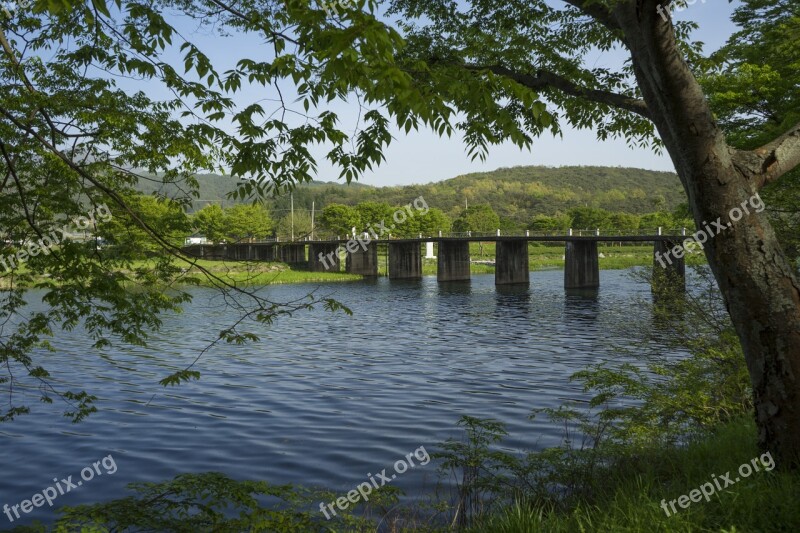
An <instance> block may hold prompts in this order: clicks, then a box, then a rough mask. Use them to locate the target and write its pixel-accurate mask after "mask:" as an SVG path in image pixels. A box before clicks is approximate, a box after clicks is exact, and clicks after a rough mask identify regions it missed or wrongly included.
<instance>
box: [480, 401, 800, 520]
mask: <svg viewBox="0 0 800 533" xmlns="http://www.w3.org/2000/svg"><path fill="white" fill-rule="evenodd" d="M756 436H757V435H756V428H755V424H754V423H753V421H752V420H751V419H750V418H749V417H746V418H745V417H743V418H740V419H737V420H734V421H732V422H729V423H727V424H722V425H720V426H718V427H716V428H715V429H714V430H712V431H711V432H710V433H709V434H707V435H705V436H703V437H700V438H698V439H696V440H695V441H693V442H691V443H690V444H689V445H688V446H685V447H667V448H660V449H658V448H656V449H649V450H638V451H634V450H633V449H626V450H620V454H619V456H618V457H617V459H619V462H618V463H617V464H616V465H615V468H610V469H601V470H600V471H599V472H598V473H597V474H596V476H595V479H596V480H602V485H600V486H598V487H596V488H597V489H602V490H596V491H593V494H592V496H591V497H586V498H582V499H580V500H579V501H576V502H574V503H572V504H571V505H569V506H568V507H566V508H556V507H554V506H551V505H547V504H546V503H541V504H538V505H537V504H535V503H531V504H528V505H522V504H516V505H512V506H510V507H508V508H506V509H504V510H503V511H501V512H499V513H496V514H493V515H491V516H490V517H488V518H487V519H485V520H482V521H480V522H478V523H477V524H475V525H474V526H473V527H471V528H470V529H468V531H470V532H472V533H478V532H497V533H501V532H502V533H505V532H508V533H511V532H519V531H529V532H539V531H541V532H554V533H558V532H565V533H566V532H572V531H630V532H634V531H648V532H651V533H656V532H662V531H663V532H687V533H688V532H693V531H728V532H735V531H764V532H766V531H794V530H797V528H798V527H800V507H798V505H797V502H798V499H800V475H798V474H797V473H787V472H778V471H777V470H772V468H773V467H774V466H775V465H774V462H772V457H771V456H766V455H763V454H761V453H760V452H759V450H758V449H757V448H756ZM706 495H708V496H706Z"/></svg>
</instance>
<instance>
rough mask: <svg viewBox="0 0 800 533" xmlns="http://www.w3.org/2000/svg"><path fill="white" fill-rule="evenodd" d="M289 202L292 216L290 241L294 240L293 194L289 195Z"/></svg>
mask: <svg viewBox="0 0 800 533" xmlns="http://www.w3.org/2000/svg"><path fill="white" fill-rule="evenodd" d="M289 201H290V202H291V204H292V215H291V217H290V218H291V219H292V240H294V193H291V192H290V193H289Z"/></svg>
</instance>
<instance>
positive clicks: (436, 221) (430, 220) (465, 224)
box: [118, 197, 694, 242]
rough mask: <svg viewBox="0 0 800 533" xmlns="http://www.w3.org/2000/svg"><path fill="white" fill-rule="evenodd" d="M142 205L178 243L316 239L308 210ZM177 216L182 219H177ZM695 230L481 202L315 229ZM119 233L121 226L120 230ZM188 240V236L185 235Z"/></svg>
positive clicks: (334, 215) (387, 208) (664, 217)
mask: <svg viewBox="0 0 800 533" xmlns="http://www.w3.org/2000/svg"><path fill="white" fill-rule="evenodd" d="M136 204H137V205H138V206H139V207H140V208H141V209H144V210H145V211H146V213H147V214H148V216H150V217H155V219H157V220H161V221H162V223H161V224H160V225H161V226H163V228H162V229H167V226H169V227H170V228H172V229H171V231H172V233H176V235H175V238H176V240H178V239H180V238H181V236H182V234H188V233H192V232H194V233H198V234H201V235H203V236H205V237H206V238H208V240H210V241H212V242H221V241H241V240H248V239H263V238H267V237H280V238H281V239H289V238H292V237H294V238H303V237H306V236H308V235H311V232H312V219H311V215H310V214H309V213H308V212H307V211H305V210H296V211H295V212H294V213H293V214H291V213H287V214H286V215H284V216H282V217H281V218H279V219H278V220H277V221H276V220H275V219H274V218H273V217H272V215H271V213H270V211H269V210H268V209H267V208H266V207H264V206H262V205H260V204H256V205H252V204H237V205H234V206H232V207H228V208H222V207H220V206H218V205H216V204H211V205H207V206H206V207H204V208H203V209H200V210H199V211H197V212H196V213H195V214H194V215H192V216H190V217H187V219H186V221H185V222H180V221H179V220H178V219H179V218H180V216H181V213H182V212H179V211H180V209H179V208H177V206H174V207H172V208H170V207H169V205H168V204H167V203H166V202H164V201H158V200H156V199H155V198H153V197H142V198H140V199H139V200H137V201H136ZM176 217H177V218H176ZM657 227H663V228H665V229H667V228H670V229H673V228H681V227H686V228H692V227H694V223H693V221H692V220H691V218H690V217H689V215H688V212H687V210H686V207H685V206H682V207H679V208H678V209H677V210H675V211H674V212H672V213H669V212H666V211H658V212H654V213H647V214H644V215H634V214H631V213H624V212H614V211H607V210H605V209H600V208H594V207H576V208H574V209H570V210H568V211H567V212H566V213H556V214H555V215H552V216H550V215H536V216H534V217H533V219H532V220H531V221H530V223H529V224H527V225H526V227H519V225H516V224H513V223H512V222H511V221H509V220H508V219H503V218H501V217H500V216H499V215H498V214H497V213H496V212H495V210H494V209H493V208H492V206H490V205H489V204H478V205H472V206H469V207H467V208H466V209H464V210H462V212H461V213H460V214H459V216H458V217H456V218H455V220H452V219H451V218H450V217H449V216H447V215H446V214H445V213H444V212H443V211H442V210H440V209H437V208H428V209H425V210H416V209H413V208H412V209H409V210H407V209H406V208H404V207H402V206H391V205H389V204H388V203H384V202H362V203H360V204H357V205H355V206H349V205H344V204H330V205H328V206H326V207H325V208H324V209H322V211H321V212H320V213H319V216H318V218H317V220H316V224H315V227H314V228H313V229H314V230H315V231H316V232H317V236H323V237H327V236H333V235H338V236H343V235H350V234H351V233H352V232H353V230H354V229H355V231H356V233H362V232H365V231H370V230H372V231H374V232H375V233H377V234H379V235H381V236H384V237H385V236H387V234H391V235H394V236H397V237H412V236H415V235H419V234H422V235H435V234H437V233H438V232H439V231H442V232H443V233H447V232H450V231H453V232H460V233H464V232H468V231H471V232H474V233H493V232H495V231H496V230H497V229H500V230H501V231H503V232H504V233H512V232H520V231H523V230H525V229H530V230H533V231H552V232H565V231H566V230H567V229H568V228H578V229H595V228H599V229H600V230H601V231H618V230H622V231H635V230H638V229H640V228H648V229H650V228H657ZM118 229H119V228H118ZM184 236H185V235H184Z"/></svg>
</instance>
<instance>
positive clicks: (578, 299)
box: [564, 288, 600, 323]
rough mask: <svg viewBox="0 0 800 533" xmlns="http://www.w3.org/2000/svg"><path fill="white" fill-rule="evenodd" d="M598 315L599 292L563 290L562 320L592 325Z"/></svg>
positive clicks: (597, 290) (592, 290)
mask: <svg viewBox="0 0 800 533" xmlns="http://www.w3.org/2000/svg"><path fill="white" fill-rule="evenodd" d="M599 315H600V290H599V289H597V288H594V289H564V319H565V320H566V321H570V322H584V323H593V322H596V321H597V317H598V316H599Z"/></svg>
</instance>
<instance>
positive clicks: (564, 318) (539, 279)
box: [0, 271, 650, 526]
mask: <svg viewBox="0 0 800 533" xmlns="http://www.w3.org/2000/svg"><path fill="white" fill-rule="evenodd" d="M314 287H317V286H312V285H282V286H271V287H268V288H266V289H265V290H264V291H265V292H264V294H266V295H268V296H269V297H270V298H271V299H273V300H278V301H288V300H291V299H294V298H297V297H300V296H302V295H303V294H305V293H307V292H308V291H309V290H310V289H312V288H314ZM191 291H192V293H193V294H194V301H193V303H191V304H189V305H187V306H186V309H185V311H184V313H182V314H177V315H171V316H167V317H165V321H164V326H163V328H162V330H161V331H160V332H159V333H158V334H156V335H155V336H154V337H153V338H152V339H151V340H150V345H149V347H148V348H147V349H144V348H138V347H115V348H113V349H111V350H106V351H105V352H104V353H103V355H102V357H101V356H100V355H99V354H98V352H96V351H92V350H90V349H89V348H88V344H89V342H88V341H87V339H86V337H85V335H83V334H82V333H81V332H79V331H75V332H59V334H58V337H57V339H56V341H55V346H56V348H57V351H56V353H54V354H51V355H47V356H46V359H45V360H44V363H45V364H44V366H45V367H46V368H47V369H48V370H50V371H51V373H53V374H54V375H56V376H58V377H59V378H60V379H62V380H63V381H64V382H65V383H66V384H72V385H73V386H74V387H76V388H85V389H86V390H87V391H89V392H90V393H93V394H95V395H97V396H98V397H99V400H98V401H97V405H98V407H99V409H100V411H99V412H97V413H95V414H93V415H92V416H90V417H89V418H88V419H87V420H86V421H84V422H82V423H80V424H71V423H70V422H69V421H67V420H66V419H63V418H60V417H59V416H58V413H59V412H60V411H63V407H64V406H63V404H59V402H58V401H56V402H55V404H54V406H46V405H42V404H38V403H36V402H35V398H36V396H35V394H32V395H29V396H28V399H29V400H32V401H33V402H34V405H33V413H32V414H31V415H27V416H23V417H21V418H19V419H18V420H17V421H14V422H12V423H8V424H3V425H2V426H0V433H1V434H2V437H0V438H2V446H3V455H2V457H3V459H2V464H3V470H4V476H3V482H2V484H0V504H3V503H8V504H14V503H18V502H20V501H21V500H23V499H27V498H30V496H31V495H33V494H34V493H36V492H41V491H42V490H43V489H44V488H45V487H47V486H48V485H52V484H53V482H52V480H53V478H54V477H58V478H59V479H62V478H66V476H68V475H72V476H73V479H80V477H79V473H80V471H81V469H82V468H84V467H86V466H88V465H91V464H92V463H93V462H95V461H98V460H100V459H101V458H103V457H105V456H108V455H112V456H113V458H114V462H115V465H116V467H117V470H116V472H114V473H113V474H109V473H108V472H107V471H103V473H104V474H105V475H99V476H95V477H94V479H92V480H91V481H90V482H86V483H85V484H84V485H83V486H81V487H78V488H77V489H74V490H72V491H70V493H68V494H65V495H63V496H60V497H59V498H58V500H57V505H75V504H78V503H88V502H93V501H98V500H105V499H110V498H117V497H121V496H124V495H126V494H127V493H126V491H125V485H126V484H128V483H130V482H134V481H159V480H165V479H169V478H171V477H172V476H174V475H176V474H178V473H181V472H203V471H221V472H225V473H226V474H229V475H231V476H233V477H236V478H241V479H245V478H250V479H264V480H267V481H270V482H273V483H299V484H305V485H314V486H323V487H327V488H329V489H332V490H334V491H337V492H341V493H342V494H344V493H346V492H347V491H348V490H351V489H353V488H354V487H355V486H356V485H357V484H358V483H361V482H363V481H364V480H365V479H366V475H367V473H374V472H376V471H380V470H381V469H383V468H391V467H392V465H393V464H394V463H395V461H396V460H398V459H401V458H403V457H404V456H405V455H406V454H408V453H410V452H413V451H414V450H415V449H417V448H419V447H420V446H424V447H425V449H426V450H427V451H428V452H432V451H433V450H434V449H435V448H436V444H437V443H438V442H441V441H443V440H445V439H447V438H448V437H460V435H461V433H460V432H459V430H458V429H457V427H456V422H457V421H458V419H459V417H460V416H461V415H465V414H468V415H472V416H476V417H493V418H496V419H499V420H500V421H503V422H505V423H506V424H507V427H508V430H509V432H510V436H509V438H508V439H507V440H506V441H505V444H504V445H505V447H507V448H509V449H523V448H540V447H542V446H548V445H553V444H557V443H558V442H559V438H560V435H561V430H560V428H559V427H556V426H554V425H553V424H551V423H549V422H548V421H547V420H546V419H543V418H536V419H535V420H534V421H531V420H529V419H528V415H529V414H530V412H531V410H532V409H535V408H542V407H555V406H558V405H559V404H561V403H562V402H564V401H565V400H569V399H585V398H586V396H585V395H584V394H582V393H581V391H580V389H579V386H578V384H576V383H570V382H569V376H570V375H571V374H572V373H573V372H575V371H577V370H579V369H581V368H583V367H584V366H586V365H587V364H590V363H596V362H600V361H604V360H609V359H614V360H619V359H620V358H621V357H624V356H623V355H621V354H620V352H619V348H629V347H630V346H631V342H632V340H631V339H632V338H635V336H636V335H638V333H637V332H638V330H637V329H636V326H635V324H640V323H641V321H642V320H644V321H646V320H647V319H648V317H647V316H643V315H645V314H646V313H647V310H646V308H643V307H642V306H641V305H639V301H640V300H641V299H646V298H649V294H650V289H649V286H648V285H647V284H644V283H641V282H638V281H635V280H633V279H631V277H630V276H629V273H628V271H603V272H601V288H600V290H599V291H598V292H597V293H596V295H567V294H565V291H564V289H563V272H561V271H541V272H533V273H532V274H531V285H530V287H523V288H519V287H516V288H509V287H505V288H503V287H501V288H496V287H495V285H494V277H493V276H492V275H476V276H474V277H473V279H472V281H471V283H467V284H445V285H440V284H437V282H436V278H435V277H426V278H424V279H423V280H422V281H421V282H397V281H389V280H387V279H385V278H381V279H378V280H377V281H374V282H369V281H364V282H354V283H335V284H324V285H319V286H318V291H319V292H320V293H321V294H330V295H331V296H332V297H334V298H336V299H337V300H339V301H340V302H342V303H343V304H345V305H347V306H348V307H350V308H351V309H352V310H353V313H354V315H353V316H347V315H345V314H344V313H335V314H332V313H330V312H326V311H324V310H322V309H321V308H319V309H315V310H313V311H307V312H300V313H298V314H296V315H295V316H294V317H291V318H288V317H287V318H281V319H279V320H278V321H277V322H275V323H274V324H273V325H272V326H270V327H267V326H264V325H258V326H256V327H255V328H254V330H255V331H256V332H257V333H259V334H260V335H262V340H261V342H259V343H256V344H251V345H244V346H235V345H227V344H225V345H218V346H216V347H214V348H213V349H212V350H210V351H209V352H208V353H206V354H205V355H204V356H203V357H202V358H201V359H200V360H199V362H198V363H197V365H196V366H195V368H196V369H197V370H199V371H200V372H202V378H201V380H200V381H197V382H192V383H187V384H183V385H181V386H179V387H171V388H163V387H161V386H160V385H159V384H158V380H159V379H161V378H163V377H164V376H166V375H167V374H169V373H171V372H172V371H174V370H176V369H179V368H182V367H183V366H185V365H187V364H188V363H189V362H190V361H191V360H192V359H194V358H195V357H196V355H197V353H198V351H199V350H201V349H202V348H203V347H205V346H206V345H207V344H208V342H209V341H211V340H213V338H214V336H215V335H216V333H217V332H218V331H219V330H220V329H222V328H223V327H225V326H226V325H229V323H230V322H231V320H232V319H233V318H234V317H235V314H234V312H233V311H232V310H231V309H230V308H228V307H227V306H226V305H225V304H224V301H223V299H222V297H221V296H220V295H219V294H218V293H217V292H216V291H214V290H212V289H204V288H195V289H191ZM436 480H437V473H436V466H435V464H434V463H430V464H428V465H427V466H424V467H423V466H417V467H416V468H413V469H410V470H409V471H408V472H406V473H405V474H403V475H402V476H398V478H397V480H396V481H395V482H394V484H395V485H397V486H399V487H400V488H402V489H404V490H406V491H407V492H408V493H409V494H412V495H413V494H415V493H419V492H420V491H422V490H424V487H431V486H432V485H433V484H435V483H436ZM53 516H54V515H53V513H52V511H51V510H50V509H49V508H48V507H47V506H46V505H45V506H44V507H42V508H37V509H34V510H33V512H31V513H30V514H29V515H27V519H26V520H19V521H15V523H14V525H17V524H19V523H26V522H29V521H30V519H40V520H43V521H45V522H47V521H50V520H52V519H53ZM4 520H6V518H1V519H0V522H3V521H4ZM5 525H6V526H8V525H9V524H8V523H5Z"/></svg>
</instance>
